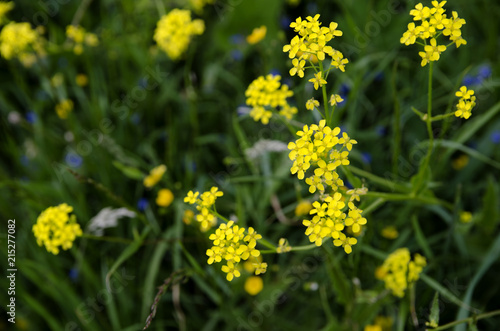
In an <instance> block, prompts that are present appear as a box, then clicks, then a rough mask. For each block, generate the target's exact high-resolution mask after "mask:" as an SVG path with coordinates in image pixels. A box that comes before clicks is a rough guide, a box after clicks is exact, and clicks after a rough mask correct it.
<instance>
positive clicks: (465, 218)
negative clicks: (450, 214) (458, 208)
mask: <svg viewBox="0 0 500 331" xmlns="http://www.w3.org/2000/svg"><path fill="white" fill-rule="evenodd" d="M471 220H472V214H471V213H470V212H468V211H463V212H461V213H460V222H462V223H469V222H470V221H471Z"/></svg>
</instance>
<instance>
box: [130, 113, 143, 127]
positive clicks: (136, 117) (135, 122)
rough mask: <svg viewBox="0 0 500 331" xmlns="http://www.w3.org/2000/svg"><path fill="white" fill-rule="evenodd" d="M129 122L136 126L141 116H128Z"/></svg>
mask: <svg viewBox="0 0 500 331" xmlns="http://www.w3.org/2000/svg"><path fill="white" fill-rule="evenodd" d="M130 121H131V122H132V123H133V124H135V125H138V124H139V123H140V122H141V116H139V114H137V113H135V114H133V115H132V116H130Z"/></svg>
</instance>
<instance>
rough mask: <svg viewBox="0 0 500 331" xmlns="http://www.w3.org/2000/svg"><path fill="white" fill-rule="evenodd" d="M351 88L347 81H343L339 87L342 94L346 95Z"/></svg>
mask: <svg viewBox="0 0 500 331" xmlns="http://www.w3.org/2000/svg"><path fill="white" fill-rule="evenodd" d="M350 90H351V88H350V87H349V85H347V84H345V83H342V84H341V85H340V88H339V94H340V95H341V96H344V95H347V94H349V91H350Z"/></svg>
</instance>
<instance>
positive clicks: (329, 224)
mask: <svg viewBox="0 0 500 331" xmlns="http://www.w3.org/2000/svg"><path fill="white" fill-rule="evenodd" d="M340 132H341V130H340V128H338V127H337V128H334V129H333V130H332V129H331V128H330V127H329V126H327V125H326V121H325V120H321V121H320V122H319V125H317V124H313V125H311V126H310V127H308V126H307V125H304V127H303V129H302V131H298V132H297V136H298V137H299V138H298V139H297V140H296V141H295V142H290V143H289V144H288V149H289V150H290V153H289V158H290V160H292V161H293V164H292V167H291V169H290V171H291V173H292V174H297V177H298V178H299V179H300V180H303V179H304V178H305V175H306V172H308V170H309V169H311V170H313V168H314V170H313V171H311V172H312V174H311V176H309V177H307V178H305V182H306V184H308V185H309V192H310V193H315V192H319V194H320V201H315V202H313V204H312V207H313V208H312V209H311V210H310V212H309V213H310V215H314V216H313V217H312V219H311V220H304V221H303V222H302V224H303V225H304V226H306V227H307V229H306V232H305V234H306V235H307V236H308V237H309V241H310V242H314V243H315V244H316V246H321V245H322V244H323V241H324V240H325V239H327V238H332V239H333V244H334V246H342V247H343V248H344V251H345V252H346V253H347V254H349V253H351V252H352V246H353V245H355V244H356V243H357V239H356V238H353V237H348V236H346V234H345V233H344V232H343V231H344V230H346V229H347V228H350V230H352V232H353V233H359V232H360V231H361V226H362V225H365V224H366V222H367V221H366V218H364V217H363V216H362V213H363V211H362V210H361V209H359V208H358V207H357V206H356V205H355V204H354V201H359V196H360V195H363V194H366V191H367V189H366V188H364V187H363V188H359V189H352V190H349V191H347V192H346V194H347V195H348V197H349V199H348V200H346V197H345V196H344V195H343V194H342V193H340V190H339V188H341V187H343V186H344V182H343V181H342V179H341V178H340V176H339V174H338V173H337V171H336V170H337V168H338V167H339V166H341V165H349V163H350V162H349V159H348V155H349V152H350V151H351V149H352V146H353V144H356V143H357V142H356V140H354V139H351V138H350V137H349V136H348V135H347V133H346V132H343V133H342V135H340ZM327 191H331V193H327Z"/></svg>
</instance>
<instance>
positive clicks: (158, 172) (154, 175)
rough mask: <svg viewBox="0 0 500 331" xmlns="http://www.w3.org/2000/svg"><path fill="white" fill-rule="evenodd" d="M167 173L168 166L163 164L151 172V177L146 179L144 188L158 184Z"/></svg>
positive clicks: (148, 176)
mask: <svg viewBox="0 0 500 331" xmlns="http://www.w3.org/2000/svg"><path fill="white" fill-rule="evenodd" d="M166 171H167V166H166V165H164V164H161V165H159V166H157V167H155V168H153V169H151V171H150V172H149V175H147V176H146V178H144V186H146V187H147V188H151V187H153V186H155V185H156V183H158V182H159V181H160V180H161V178H162V177H163V174H164V173H165V172H166Z"/></svg>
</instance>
